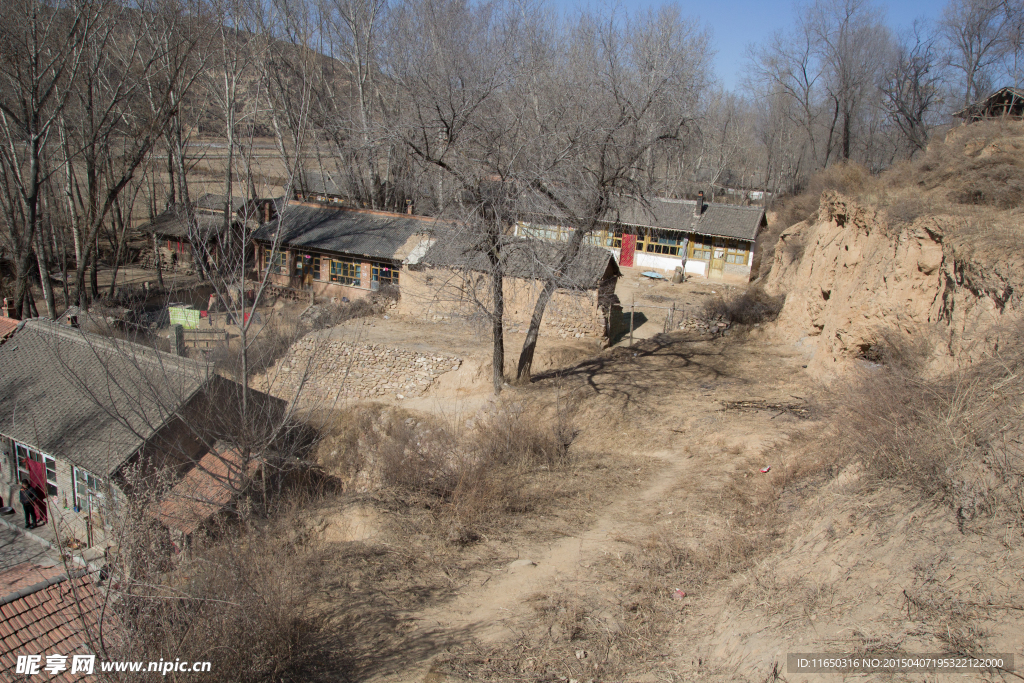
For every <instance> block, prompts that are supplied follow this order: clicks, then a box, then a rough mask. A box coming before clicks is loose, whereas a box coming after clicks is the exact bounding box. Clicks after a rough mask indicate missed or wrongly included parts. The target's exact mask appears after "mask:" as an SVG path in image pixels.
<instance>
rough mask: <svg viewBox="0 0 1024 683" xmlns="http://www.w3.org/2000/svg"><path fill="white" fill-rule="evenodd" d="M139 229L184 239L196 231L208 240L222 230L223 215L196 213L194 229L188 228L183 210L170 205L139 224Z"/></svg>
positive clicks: (193, 234)
mask: <svg viewBox="0 0 1024 683" xmlns="http://www.w3.org/2000/svg"><path fill="white" fill-rule="evenodd" d="M139 230H141V231H142V232H148V233H150V234H154V235H157V236H163V237H175V238H178V239H186V240H187V239H190V238H191V237H193V236H195V235H196V234H197V233H198V234H199V235H201V236H202V237H203V238H204V239H206V240H209V239H210V237H214V236H217V235H220V234H221V233H223V232H224V216H223V214H221V215H217V214H215V213H204V212H199V213H196V214H195V229H193V230H190V229H189V224H188V220H187V219H186V213H185V211H184V210H183V209H182V208H181V207H171V208H169V209H167V210H166V211H164V212H163V213H162V214H160V215H159V216H157V217H156V218H154V219H153V220H151V221H150V222H148V223H143V224H142V225H140V226H139Z"/></svg>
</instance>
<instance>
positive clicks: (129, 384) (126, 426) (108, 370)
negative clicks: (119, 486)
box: [0, 319, 211, 476]
mask: <svg viewBox="0 0 1024 683" xmlns="http://www.w3.org/2000/svg"><path fill="white" fill-rule="evenodd" d="M210 377H211V370H210V368H209V367H208V366H207V365H206V364H205V363H199V362H197V361H192V360H188V359H186V358H180V357H178V356H174V355H171V354H168V353H162V352H160V351H156V350H154V349H152V348H149V347H146V346H141V345H139V344H133V343H130V342H125V341H120V340H114V339H111V338H108V337H103V336H100V335H96V334H90V333H87V332H83V331H81V330H79V329H76V328H73V327H69V326H66V325H60V324H58V323H54V322H50V321H46V320H42V319H33V320H28V321H26V323H25V327H24V328H23V329H22V330H21V331H20V332H18V333H17V334H15V336H14V337H12V338H11V340H10V341H8V342H7V343H5V344H4V345H3V346H0V434H4V435H6V436H9V437H11V438H13V439H16V440H18V441H21V442H23V443H26V444H29V445H31V446H33V447H35V448H37V449H39V450H40V451H42V452H44V453H47V454H48V455H52V456H53V457H56V458H62V459H64V460H67V461H69V462H71V463H73V464H75V465H78V466H79V467H84V468H85V469H87V470H89V471H90V472H92V473H93V474H96V475H98V476H109V475H110V474H111V473H113V472H114V471H116V470H117V468H118V467H119V466H120V465H121V464H122V463H123V462H124V461H125V460H126V459H127V458H128V457H130V456H131V455H132V454H134V453H135V451H136V450H137V449H138V448H139V447H140V446H141V445H142V444H143V443H144V442H145V441H147V440H148V439H150V438H151V437H152V436H153V435H154V434H155V433H156V432H157V431H158V430H159V429H160V428H161V427H162V426H163V425H164V424H165V423H166V422H167V421H168V420H169V419H170V418H171V417H172V416H173V415H175V414H176V411H178V410H179V409H180V408H181V407H182V405H183V404H184V403H185V402H186V401H187V400H189V399H190V398H191V397H192V396H193V395H195V394H196V392H198V391H199V390H200V389H201V388H202V387H203V386H204V385H206V384H207V383H208V382H209V381H210Z"/></svg>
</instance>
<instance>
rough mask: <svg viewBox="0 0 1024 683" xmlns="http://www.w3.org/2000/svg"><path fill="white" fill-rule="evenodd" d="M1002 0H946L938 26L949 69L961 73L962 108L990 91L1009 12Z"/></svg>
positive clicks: (1002, 53) (1004, 47) (1002, 50)
mask: <svg viewBox="0 0 1024 683" xmlns="http://www.w3.org/2000/svg"><path fill="white" fill-rule="evenodd" d="M1009 7H1010V6H1009V5H1008V4H1007V2H1005V1H1004V0H949V3H948V4H947V5H946V7H945V9H944V10H943V16H942V21H941V22H940V23H939V32H940V35H941V36H942V37H943V39H944V40H945V45H946V51H947V59H948V62H949V65H950V67H952V68H953V69H954V70H956V71H958V72H960V74H961V92H962V93H963V99H962V101H963V106H965V107H966V106H967V105H969V104H970V103H971V102H973V101H975V100H977V99H980V98H982V97H984V96H985V95H987V94H988V93H989V92H990V91H991V90H992V76H993V74H992V71H991V69H992V67H994V66H995V65H996V64H997V63H998V62H999V60H1001V59H1002V58H1003V57H1004V56H1005V55H1006V53H1007V49H1008V47H1009V38H1010V29H1011V26H1012V16H1013V15H1012V13H1011V12H1009V11H1008V9H1009Z"/></svg>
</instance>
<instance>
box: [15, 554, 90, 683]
mask: <svg viewBox="0 0 1024 683" xmlns="http://www.w3.org/2000/svg"><path fill="white" fill-rule="evenodd" d="M54 569H56V570H57V571H56V573H53V570H54ZM37 575H38V574H37V568H35V567H34V566H33V565H20V566H18V567H14V568H13V569H11V570H9V571H7V572H4V573H3V574H0V592H4V593H5V594H4V595H0V673H6V674H7V676H8V677H2V676H0V678H3V680H15V676H16V674H15V673H14V672H15V666H16V664H17V657H18V655H25V654H29V655H36V654H38V655H43V659H42V664H43V665H45V664H46V655H48V654H49V655H53V654H61V655H66V656H67V658H68V659H67V662H66V666H67V669H66V670H65V671H63V672H62V673H60V674H58V675H56V676H49V675H48V674H45V673H44V674H43V675H42V676H41V677H43V678H46V680H49V681H80V680H87V678H86V676H85V675H84V674H81V673H78V674H75V675H73V676H72V675H71V673H70V672H71V661H72V660H71V657H72V655H76V654H93V653H95V652H96V651H97V650H98V649H99V647H98V642H97V638H98V636H99V633H100V628H99V626H100V620H101V619H103V621H104V622H105V623H104V630H108V632H109V628H110V623H109V621H108V619H109V617H105V616H104V610H103V607H104V605H103V598H102V596H101V595H100V594H99V592H98V591H97V590H96V587H95V584H94V583H93V582H92V580H91V579H90V578H89V577H88V576H87V575H85V573H84V572H73V573H72V578H68V576H67V575H66V574H64V573H63V569H62V568H60V567H57V568H53V569H51V570H50V573H49V575H47V578H41V579H39V580H38V581H37V582H36V583H35V584H32V585H29V586H21V587H20V588H15V589H13V591H7V588H6V587H5V582H7V583H9V584H11V585H20V583H18V582H19V581H24V580H27V579H26V578H25V577H29V578H32V577H34V576H37ZM12 581H13V582H14V583H11V582H12ZM5 591H6V592H5ZM97 670H98V667H97ZM90 678H91V677H90Z"/></svg>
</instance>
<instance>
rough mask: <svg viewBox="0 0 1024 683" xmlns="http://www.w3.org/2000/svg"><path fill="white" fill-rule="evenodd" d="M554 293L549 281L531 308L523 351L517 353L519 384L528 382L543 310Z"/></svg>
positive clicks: (552, 284) (517, 377) (553, 287)
mask: <svg viewBox="0 0 1024 683" xmlns="http://www.w3.org/2000/svg"><path fill="white" fill-rule="evenodd" d="M554 293H555V283H554V282H553V281H551V280H549V281H548V282H545V283H544V289H542V290H541V291H540V295H539V296H538V297H537V303H536V304H535V305H534V307H533V315H532V316H531V317H530V329H529V330H527V331H526V341H525V342H524V343H523V350H522V351H521V352H520V353H519V366H518V368H517V369H516V380H517V381H519V382H529V381H530V369H531V368H532V367H533V356H534V353H536V351H537V337H538V336H540V324H541V321H543V320H544V310H545V309H546V308H547V305H548V302H549V301H551V296H552V295H553V294H554Z"/></svg>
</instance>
